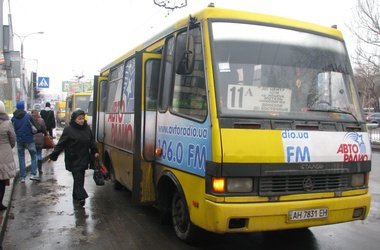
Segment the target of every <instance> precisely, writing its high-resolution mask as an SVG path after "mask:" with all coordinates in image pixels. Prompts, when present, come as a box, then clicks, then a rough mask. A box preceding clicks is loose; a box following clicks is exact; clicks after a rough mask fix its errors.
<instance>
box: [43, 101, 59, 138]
mask: <svg viewBox="0 0 380 250" xmlns="http://www.w3.org/2000/svg"><path fill="white" fill-rule="evenodd" d="M40 115H41V117H42V119H44V121H45V125H46V130H47V131H48V132H49V135H50V136H51V137H53V129H54V128H55V116H54V110H52V109H51V108H50V102H46V103H45V108H44V109H43V110H41V112H40Z"/></svg>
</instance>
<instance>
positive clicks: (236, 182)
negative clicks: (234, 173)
mask: <svg viewBox="0 0 380 250" xmlns="http://www.w3.org/2000/svg"><path fill="white" fill-rule="evenodd" d="M252 190H253V180H252V178H228V179H227V192H231V193H248V192H252Z"/></svg>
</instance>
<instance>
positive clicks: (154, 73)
mask: <svg viewBox="0 0 380 250" xmlns="http://www.w3.org/2000/svg"><path fill="white" fill-rule="evenodd" d="M160 65H161V61H160V60H156V59H154V60H149V61H147V63H146V70H145V73H146V75H145V79H146V82H145V86H146V92H145V109H146V110H153V111H154V110H156V109H157V93H158V78H159V75H160Z"/></svg>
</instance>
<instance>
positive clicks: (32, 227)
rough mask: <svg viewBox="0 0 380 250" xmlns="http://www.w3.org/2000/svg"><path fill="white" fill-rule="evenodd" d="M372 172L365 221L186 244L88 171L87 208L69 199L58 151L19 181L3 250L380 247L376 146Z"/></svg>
mask: <svg viewBox="0 0 380 250" xmlns="http://www.w3.org/2000/svg"><path fill="white" fill-rule="evenodd" d="M373 160H374V162H373V170H372V174H371V193H372V207H371V211H370V214H369V217H368V219H367V220H365V221H355V222H351V223H344V224H338V225H331V226H323V227H316V228H311V229H307V230H300V231H282V232H270V233H253V234H241V235H214V234H210V233H205V234H204V237H203V238H202V241H201V242H199V243H198V244H196V245H195V246H189V245H186V244H185V243H183V242H181V241H179V240H178V239H177V238H176V237H175V235H174V232H173V231H172V229H171V228H170V226H163V225H161V224H160V223H159V214H158V212H157V210H155V209H154V208H152V207H136V206H132V205H131V196H130V193H129V192H128V191H126V190H124V191H116V190H114V189H113V185H112V183H109V182H108V183H106V185H105V186H96V185H95V183H94V181H93V180H92V173H93V172H92V170H89V171H87V174H86V184H85V187H86V190H87V192H88V193H89V196H90V198H89V199H87V203H86V205H85V207H84V208H80V207H77V206H76V205H75V204H73V202H72V198H71V192H72V177H71V174H70V173H69V172H67V171H66V170H65V169H64V163H63V155H61V156H60V157H59V159H58V161H56V162H51V163H44V165H43V170H44V174H43V176H42V182H41V183H35V182H32V181H30V180H27V182H26V183H25V184H21V183H16V184H15V189H14V193H13V198H12V206H11V208H10V214H9V219H8V227H7V230H6V232H5V235H4V240H3V249H5V250H11V249H144V250H146V249H165V250H166V249H218V250H220V249H292V250H293V249H302V250H304V249H310V250H320V249H329V250H330V249H331V250H340V249H342V250H343V249H344V250H347V249H348V250H358V249H360V250H377V249H380V247H379V246H380V237H379V236H380V233H379V232H380V173H379V172H380V171H379V170H378V167H377V165H378V164H379V163H380V154H379V153H378V152H374V155H373Z"/></svg>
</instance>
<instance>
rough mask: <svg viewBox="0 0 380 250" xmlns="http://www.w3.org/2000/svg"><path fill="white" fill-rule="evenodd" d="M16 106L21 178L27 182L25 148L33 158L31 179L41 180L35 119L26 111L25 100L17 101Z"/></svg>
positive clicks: (15, 116)
mask: <svg viewBox="0 0 380 250" xmlns="http://www.w3.org/2000/svg"><path fill="white" fill-rule="evenodd" d="M16 108H17V109H16V111H15V112H13V117H12V123H13V127H14V129H15V132H16V138H17V153H18V162H19V165H20V179H21V182H22V183H24V182H25V177H26V168H25V149H27V150H28V151H29V154H30V158H31V170H30V172H31V176H30V179H31V180H33V181H40V180H41V179H40V177H39V176H38V175H37V149H36V144H35V143H34V138H33V133H32V125H34V123H33V119H32V117H31V116H30V115H29V114H28V113H26V111H25V104H24V102H23V101H19V102H17V104H16ZM34 126H35V125H34Z"/></svg>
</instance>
